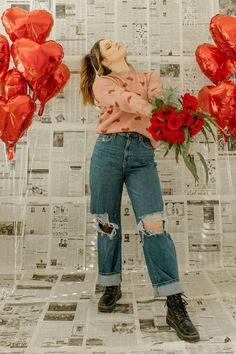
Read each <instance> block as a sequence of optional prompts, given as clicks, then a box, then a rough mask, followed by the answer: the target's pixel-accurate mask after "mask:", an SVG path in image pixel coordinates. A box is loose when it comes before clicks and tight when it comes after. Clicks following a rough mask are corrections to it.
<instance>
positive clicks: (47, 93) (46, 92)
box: [36, 63, 70, 116]
mask: <svg viewBox="0 0 236 354" xmlns="http://www.w3.org/2000/svg"><path fill="white" fill-rule="evenodd" d="M69 77H70V70H69V69H68V67H67V66H66V65H65V64H63V63H62V64H60V65H59V66H58V68H57V69H56V70H55V71H54V73H53V74H52V75H51V76H50V77H49V78H48V79H46V80H45V81H44V83H43V84H42V86H41V87H40V89H39V90H37V91H36V97H37V99H38V100H39V101H40V103H41V106H40V110H39V113H38V115H39V116H41V115H42V114H43V110H44V106H45V104H46V102H47V101H48V100H50V99H51V98H52V97H54V96H56V94H57V93H58V92H60V91H61V90H62V89H63V87H64V86H65V84H66V83H67V81H68V80H69Z"/></svg>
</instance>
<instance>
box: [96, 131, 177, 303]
mask: <svg viewBox="0 0 236 354" xmlns="http://www.w3.org/2000/svg"><path fill="white" fill-rule="evenodd" d="M154 156H155V155H154V149H153V147H152V145H151V143H150V140H149V139H148V138H146V137H145V136H144V135H142V134H139V133H136V132H119V133H108V134H99V135H98V137H97V140H96V143H95V146H94V150H93V153H92V158H91V164H90V171H89V184H90V191H91V200H90V213H91V214H96V217H95V218H94V221H95V223H96V231H97V249H98V281H99V283H100V284H101V285H103V286H111V285H118V284H119V283H121V281H122V259H121V246H122V243H121V240H122V225H121V198H122V190H123V184H124V183H125V185H126V188H127V192H128V195H129V198H130V200H131V204H132V208H133V211H134V215H135V218H136V223H137V229H138V231H139V234H140V240H141V242H142V247H143V252H144V257H145V262H146V265H147V270H148V274H149V277H150V280H151V283H152V286H153V289H154V297H157V296H168V295H173V294H176V293H182V292H183V290H182V288H181V285H180V280H179V271H178V263H177V255H176V249H175V245H174V242H173V240H172V238H171V236H170V234H169V233H168V232H167V230H166V228H165V222H164V221H163V199H162V195H161V188H160V181H159V176H158V172H157V168H156V166H157V163H156V162H155V160H154ZM143 221H159V222H163V224H162V225H163V228H162V229H161V231H159V232H157V231H153V230H151V229H148V228H146V227H144V225H143ZM103 225H106V227H107V226H109V232H106V231H104V230H105V229H104V227H102V226H103Z"/></svg>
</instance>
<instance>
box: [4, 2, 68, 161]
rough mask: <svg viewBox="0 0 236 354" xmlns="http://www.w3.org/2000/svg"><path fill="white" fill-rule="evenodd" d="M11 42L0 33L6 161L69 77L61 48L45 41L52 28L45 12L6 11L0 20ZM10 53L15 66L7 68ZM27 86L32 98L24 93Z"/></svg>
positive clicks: (13, 9) (49, 18)
mask: <svg viewBox="0 0 236 354" xmlns="http://www.w3.org/2000/svg"><path fill="white" fill-rule="evenodd" d="M1 20H2V23H3V26H4V28H5V30H6V32H7V34H8V35H9V37H10V39H11V41H12V42H13V43H12V45H11V47H10V45H9V43H8V40H7V38H6V37H5V36H4V35H2V34H0V83H1V87H0V88H1V92H0V93H1V96H0V138H1V139H2V141H3V142H4V143H5V144H6V145H7V149H8V159H9V160H12V159H13V158H14V146H15V144H16V142H17V141H18V140H19V139H20V138H21V137H22V135H23V134H24V132H25V131H26V129H27V128H28V127H29V126H30V124H31V123H32V119H33V115H34V112H35V111H36V104H35V101H36V100H38V101H39V102H40V109H39V112H38V115H39V116H41V115H42V114H43V110H44V106H45V104H46V102H47V101H48V100H49V99H51V98H52V97H54V96H55V95H56V94H57V93H58V92H60V91H61V90H62V88H63V87H64V85H65V84H66V82H67V81H68V79H69V77H70V71H69V69H68V67H67V66H66V65H65V64H63V63H62V62H61V61H62V58H63V56H64V53H63V48H62V46H61V45H60V44H59V43H56V42H55V41H53V40H49V41H46V38H47V37H48V35H49V34H50V32H51V29H52V26H53V22H54V21H53V17H52V15H51V14H50V13H49V12H47V11H46V10H34V11H31V12H28V11H25V10H23V9H21V8H17V7H13V8H9V9H7V10H6V11H4V13H3V14H2V17H1ZM10 54H11V56H12V59H13V62H14V64H15V67H14V68H11V69H10V70H8V68H9V61H10ZM28 85H29V88H30V89H31V91H32V97H31V96H30V95H29V94H27V92H28Z"/></svg>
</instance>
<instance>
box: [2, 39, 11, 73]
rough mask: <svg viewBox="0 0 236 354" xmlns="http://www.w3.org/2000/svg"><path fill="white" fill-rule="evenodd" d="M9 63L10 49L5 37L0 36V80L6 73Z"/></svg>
mask: <svg viewBox="0 0 236 354" xmlns="http://www.w3.org/2000/svg"><path fill="white" fill-rule="evenodd" d="M9 61H10V48H9V43H8V40H7V39H6V37H5V36H4V35H2V34H0V80H1V79H2V78H3V76H4V75H5V73H6V72H7V69H8V66H9Z"/></svg>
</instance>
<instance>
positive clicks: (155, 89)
mask: <svg viewBox="0 0 236 354" xmlns="http://www.w3.org/2000/svg"><path fill="white" fill-rule="evenodd" d="M154 96H156V97H157V98H160V99H163V98H164V94H163V84H162V80H161V78H160V76H159V75H158V74H157V73H156V72H155V71H151V75H150V78H149V82H148V99H149V100H150V101H151V103H153V104H154Z"/></svg>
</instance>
